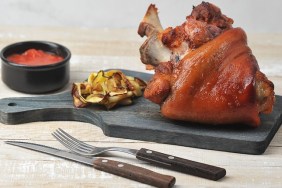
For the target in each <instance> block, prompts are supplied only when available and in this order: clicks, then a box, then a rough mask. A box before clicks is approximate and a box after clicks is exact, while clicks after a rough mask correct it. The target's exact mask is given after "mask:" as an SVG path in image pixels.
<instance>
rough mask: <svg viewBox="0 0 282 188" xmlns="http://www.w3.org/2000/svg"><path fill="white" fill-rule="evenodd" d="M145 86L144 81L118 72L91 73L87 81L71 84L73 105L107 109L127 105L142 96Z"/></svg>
mask: <svg viewBox="0 0 282 188" xmlns="http://www.w3.org/2000/svg"><path fill="white" fill-rule="evenodd" d="M146 85H147V84H146V82H145V81H143V80H141V79H139V78H136V77H131V76H126V75H124V74H123V73H122V72H121V71H119V70H110V71H107V72H105V71H102V70H101V71H99V72H98V73H91V74H90V75H89V77H88V80H87V81H85V82H82V83H74V84H73V88H72V96H73V103H74V106H76V107H85V106H86V105H89V104H100V105H104V106H105V107H106V108H107V109H110V108H112V107H114V106H116V105H117V104H121V105H129V104H132V99H133V98H134V97H139V96H141V95H142V94H143V91H144V89H145V87H146Z"/></svg>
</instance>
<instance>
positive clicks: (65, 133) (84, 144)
mask: <svg viewBox="0 0 282 188" xmlns="http://www.w3.org/2000/svg"><path fill="white" fill-rule="evenodd" d="M57 131H60V132H61V133H62V134H64V135H65V136H67V137H69V138H71V139H72V140H74V141H76V142H78V143H80V144H81V145H83V146H85V147H87V148H89V149H94V148H95V147H94V146H92V145H90V144H87V143H85V142H82V141H81V140H78V139H76V138H74V137H73V136H71V135H70V134H68V133H67V132H65V131H64V130H63V129H61V128H59V129H58V130H57Z"/></svg>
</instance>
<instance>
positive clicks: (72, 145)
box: [54, 132, 91, 153]
mask: <svg viewBox="0 0 282 188" xmlns="http://www.w3.org/2000/svg"><path fill="white" fill-rule="evenodd" d="M54 135H56V137H55V138H60V139H61V140H62V141H63V142H64V143H65V144H66V145H68V146H69V147H68V148H69V149H70V148H76V149H77V150H79V151H81V152H87V153H88V152H90V151H91V150H89V149H87V148H86V149H85V148H84V147H81V145H80V143H77V142H75V141H73V140H71V139H70V138H68V137H66V136H64V135H62V134H61V133H60V132H54Z"/></svg>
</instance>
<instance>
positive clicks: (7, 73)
mask: <svg viewBox="0 0 282 188" xmlns="http://www.w3.org/2000/svg"><path fill="white" fill-rule="evenodd" d="M28 49H37V50H43V51H45V52H49V53H53V54H56V55H58V56H61V57H63V60H62V61H60V62H58V63H54V64H49V65H39V66H28V65H22V64H17V63H13V62H10V61H9V60H8V59H7V57H8V56H10V55H12V54H22V53H23V52H25V51H26V50H28ZM70 57H71V52H70V51H69V50H68V49H67V48H66V47H64V46H62V45H60V44H56V43H53V42H47V41H26V42H19V43H14V44H11V45H9V46H7V47H5V48H3V49H2V51H1V59H2V66H1V70H2V80H3V82H4V83H5V84H6V85H7V86H9V87H10V88H11V89H14V90H16V91H20V92H24V93H32V94H40V93H47V92H51V91H54V90H57V89H60V88H62V87H63V86H65V85H66V84H67V83H68V82H69V77H70V63H69V60H70Z"/></svg>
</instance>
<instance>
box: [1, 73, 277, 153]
mask: <svg viewBox="0 0 282 188" xmlns="http://www.w3.org/2000/svg"><path fill="white" fill-rule="evenodd" d="M123 71H124V72H125V73H126V74H127V75H133V76H136V77H139V78H142V79H145V80H148V79H149V78H150V77H151V75H150V74H145V73H140V72H134V71H126V70H123ZM0 109H1V110H0V121H1V122H2V123H4V124H21V123H27V122H34V121H51V120H56V121H59V120H62V121H81V122H88V123H92V124H95V125H97V126H99V127H100V128H101V129H102V130H103V132H104V134H105V135H107V136H112V137H119V138H129V139H134V140H144V141H153V142H158V143H166V144H175V145H181V146H189V147H196V148H204V149H212V150H221V151H228V152H236V153H246V154H262V153H263V152H264V151H265V150H266V148H267V147H268V145H269V143H270V141H271V140H272V138H273V137H274V135H275V133H276V132H277V131H278V129H279V127H280V125H281V122H282V97H281V96H276V103H275V106H274V110H273V112H272V113H271V114H268V115H261V122H262V123H261V126H259V127H258V128H251V127H247V126H243V125H226V126H213V125H203V124H196V123H191V122H179V121H171V120H168V119H165V118H164V117H162V116H161V114H160V108H159V106H158V105H156V104H153V103H152V102H150V101H148V100H146V99H144V98H143V97H140V98H138V99H136V100H135V103H134V104H133V105H130V106H123V107H116V108H114V109H112V110H110V111H107V110H105V108H103V107H101V106H91V107H87V108H75V107H74V106H73V103H72V97H71V94H70V91H69V92H65V93H61V94H55V95H44V96H42V95H41V96H38V97H25V98H5V99H1V100H0ZM81 128H82V129H83V127H81Z"/></svg>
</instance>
